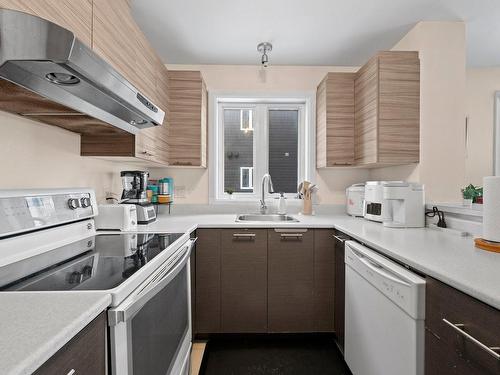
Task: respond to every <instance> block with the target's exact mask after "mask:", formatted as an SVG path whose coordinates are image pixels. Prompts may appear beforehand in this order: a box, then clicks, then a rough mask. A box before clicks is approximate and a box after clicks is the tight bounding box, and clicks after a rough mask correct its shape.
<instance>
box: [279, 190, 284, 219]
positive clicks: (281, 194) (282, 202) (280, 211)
mask: <svg viewBox="0 0 500 375" xmlns="http://www.w3.org/2000/svg"><path fill="white" fill-rule="evenodd" d="M278 215H286V198H285V193H280V200H279V203H278Z"/></svg>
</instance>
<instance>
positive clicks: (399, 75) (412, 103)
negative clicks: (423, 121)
mask: <svg viewBox="0 0 500 375" xmlns="http://www.w3.org/2000/svg"><path fill="white" fill-rule="evenodd" d="M354 97H355V116H354V139H355V146H354V151H355V156H354V158H355V163H356V164H357V165H366V166H377V165H380V166H383V165H397V164H410V163H417V162H418V161H419V147H420V145H419V131H420V130H419V129H420V60H419V58H418V52H403V51H387V52H379V53H378V54H377V55H375V56H374V57H372V58H371V59H370V60H369V61H368V63H366V64H365V65H364V66H363V67H362V68H361V69H360V70H359V71H358V72H357V74H356V79H355V84H354Z"/></svg>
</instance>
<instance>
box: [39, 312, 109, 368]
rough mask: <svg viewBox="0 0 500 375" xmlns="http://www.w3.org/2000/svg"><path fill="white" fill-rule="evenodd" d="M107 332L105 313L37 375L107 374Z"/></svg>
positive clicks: (49, 361) (59, 352) (48, 362)
mask: <svg viewBox="0 0 500 375" xmlns="http://www.w3.org/2000/svg"><path fill="white" fill-rule="evenodd" d="M106 330H107V320H106V312H105V311H104V312H102V313H101V314H100V315H99V316H98V317H97V318H95V319H94V320H93V321H92V322H90V323H89V324H88V325H87V326H86V327H85V328H84V329H83V330H81V331H80V332H79V333H78V334H77V335H76V336H75V337H73V338H72V339H71V340H70V341H69V342H68V343H67V344H66V345H64V346H63V347H62V348H61V349H59V351H58V352H57V353H56V354H54V355H53V356H52V357H51V358H50V359H49V360H48V361H47V362H45V363H44V364H43V365H42V366H41V367H40V368H39V369H38V370H36V371H35V374H36V375H54V374H78V375H100V374H102V375H104V374H106Z"/></svg>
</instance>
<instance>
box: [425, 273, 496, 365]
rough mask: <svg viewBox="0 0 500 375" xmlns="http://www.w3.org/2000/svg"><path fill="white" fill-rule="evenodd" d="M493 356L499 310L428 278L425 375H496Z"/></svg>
mask: <svg viewBox="0 0 500 375" xmlns="http://www.w3.org/2000/svg"><path fill="white" fill-rule="evenodd" d="M488 348H493V349H488ZM495 353H497V354H499V355H500V311H498V310H497V309H495V308H493V307H490V306H488V305H486V304H484V303H482V302H480V301H478V300H476V299H474V298H472V297H470V296H468V295H466V294H464V293H462V292H460V291H458V290H456V289H454V288H452V287H450V286H448V285H446V284H443V283H441V282H439V281H437V280H435V279H433V278H430V277H428V278H427V286H426V337H425V373H426V375H434V374H439V375H448V374H467V375H475V374H477V375H479V374H482V375H487V374H499V373H500V360H499V359H498V357H495V356H496V354H495Z"/></svg>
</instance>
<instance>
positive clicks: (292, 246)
mask: <svg viewBox="0 0 500 375" xmlns="http://www.w3.org/2000/svg"><path fill="white" fill-rule="evenodd" d="M333 234H334V232H333V230H331V229H286V230H285V229H257V228H256V229H248V228H246V229H245V228H242V229H199V230H197V231H196V235H197V237H198V242H197V243H196V254H195V261H194V262H195V265H196V267H195V270H194V273H195V275H194V287H193V292H194V293H195V297H194V301H195V302H194V305H195V306H194V308H193V311H194V316H195V319H194V324H193V327H194V334H195V335H199V337H202V336H205V335H207V334H211V333H266V332H277V333H286V332H333V331H334V323H335V318H334V317H335V315H336V312H335V311H334V310H335V305H334V295H335V293H336V291H335V285H336V284H335V283H336V277H335V272H336V271H335V265H336V258H335V248H334V239H333ZM342 265H343V260H342ZM342 309H343V308H342Z"/></svg>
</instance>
